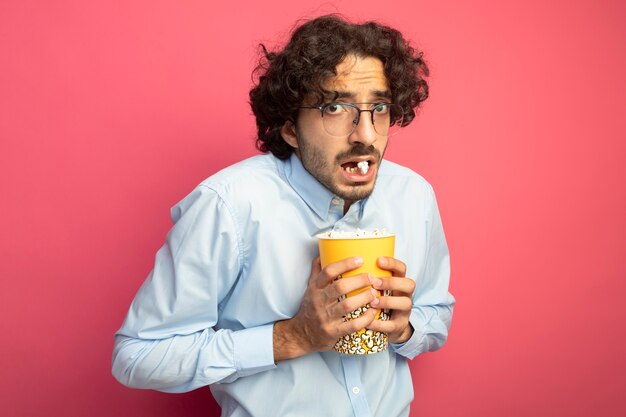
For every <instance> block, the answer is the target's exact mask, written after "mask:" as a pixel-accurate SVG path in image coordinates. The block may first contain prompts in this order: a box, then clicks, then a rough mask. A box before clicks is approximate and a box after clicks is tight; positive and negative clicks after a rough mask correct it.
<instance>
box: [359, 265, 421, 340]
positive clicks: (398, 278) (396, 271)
mask: <svg viewBox="0 0 626 417" xmlns="http://www.w3.org/2000/svg"><path fill="white" fill-rule="evenodd" d="M377 262H378V266H379V267H380V268H381V269H386V270H388V271H391V275H392V276H391V277H384V278H378V279H377V280H375V281H374V283H373V284H372V286H373V287H374V288H375V289H377V290H379V291H380V292H381V293H383V291H385V290H389V291H390V292H391V295H389V296H380V297H378V298H376V299H375V300H374V301H372V302H370V307H373V308H376V309H379V310H383V309H389V310H392V312H391V318H390V319H389V320H387V321H381V320H374V321H373V322H372V323H370V325H369V326H367V328H368V329H372V330H376V331H379V332H384V333H387V335H388V336H389V341H390V342H392V343H404V342H406V341H407V340H409V339H410V338H411V336H412V335H413V327H412V326H411V324H410V323H409V316H410V315H411V308H412V307H413V301H412V300H413V298H412V297H413V291H414V290H415V282H414V281H413V280H412V279H409V278H406V265H405V264H404V262H402V261H399V260H397V259H395V258H388V257H381V258H378V261H377Z"/></svg>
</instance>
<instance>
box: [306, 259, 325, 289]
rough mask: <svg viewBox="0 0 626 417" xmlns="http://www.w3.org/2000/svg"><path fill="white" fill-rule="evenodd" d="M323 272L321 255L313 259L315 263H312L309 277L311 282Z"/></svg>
mask: <svg viewBox="0 0 626 417" xmlns="http://www.w3.org/2000/svg"><path fill="white" fill-rule="evenodd" d="M320 272H322V263H321V262H320V257H319V256H318V257H317V258H315V259H313V263H312V264H311V276H310V277H309V284H311V283H313V281H315V278H316V277H317V276H318V275H319V273H320Z"/></svg>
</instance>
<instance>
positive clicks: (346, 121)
mask: <svg viewBox="0 0 626 417" xmlns="http://www.w3.org/2000/svg"><path fill="white" fill-rule="evenodd" d="M357 118H358V111H357V109H356V108H355V107H353V106H350V105H347V104H344V103H330V104H328V105H326V106H324V108H323V110H322V120H323V123H324V130H326V133H328V134H329V135H333V136H347V135H349V134H350V133H352V131H353V130H354V127H355V126H356V119H357Z"/></svg>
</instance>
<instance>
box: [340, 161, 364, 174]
mask: <svg viewBox="0 0 626 417" xmlns="http://www.w3.org/2000/svg"><path fill="white" fill-rule="evenodd" d="M370 163H371V162H370V161H358V162H357V161H349V162H346V163H344V164H341V168H343V170H344V171H346V172H347V173H348V174H361V175H365V174H367V172H368V171H369V170H370Z"/></svg>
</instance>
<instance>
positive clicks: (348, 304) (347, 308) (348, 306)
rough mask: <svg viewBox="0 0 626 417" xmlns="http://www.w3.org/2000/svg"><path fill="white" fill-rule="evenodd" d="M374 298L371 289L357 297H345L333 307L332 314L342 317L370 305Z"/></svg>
mask: <svg viewBox="0 0 626 417" xmlns="http://www.w3.org/2000/svg"><path fill="white" fill-rule="evenodd" d="M375 298H376V291H374V290H371V289H370V290H366V291H363V292H361V293H359V294H357V295H353V296H352V297H347V298H345V299H344V300H342V301H340V302H339V303H337V304H336V306H334V308H333V314H336V315H340V316H341V317H343V316H344V315H346V314H348V313H350V312H352V311H354V310H356V309H358V308H360V307H363V306H364V305H367V304H369V303H371V302H372V301H373V300H374V299H375Z"/></svg>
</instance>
